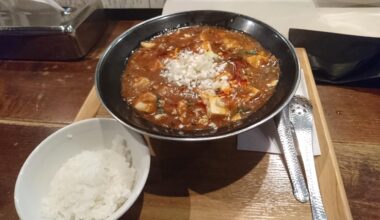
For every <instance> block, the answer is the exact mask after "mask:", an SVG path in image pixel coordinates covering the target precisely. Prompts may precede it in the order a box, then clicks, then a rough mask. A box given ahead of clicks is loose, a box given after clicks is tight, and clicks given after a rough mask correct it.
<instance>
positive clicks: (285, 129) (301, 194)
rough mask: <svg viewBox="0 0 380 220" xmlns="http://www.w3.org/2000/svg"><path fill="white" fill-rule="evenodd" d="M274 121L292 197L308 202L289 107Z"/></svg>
mask: <svg viewBox="0 0 380 220" xmlns="http://www.w3.org/2000/svg"><path fill="white" fill-rule="evenodd" d="M275 119H276V121H277V132H278V135H279V138H280V141H281V145H282V152H283V155H284V159H285V163H286V166H287V168H288V172H289V177H290V182H291V183H292V187H293V195H294V197H295V198H296V199H297V200H298V201H300V202H307V201H309V193H308V191H307V188H306V182H305V179H304V177H303V174H302V170H301V165H300V162H299V161H298V158H297V149H296V146H295V144H294V136H293V133H292V130H291V123H290V121H289V107H288V106H285V108H284V109H283V110H282V111H281V113H280V114H279V115H278V116H276V118H275Z"/></svg>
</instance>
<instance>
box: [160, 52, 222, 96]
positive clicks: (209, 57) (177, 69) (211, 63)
mask: <svg viewBox="0 0 380 220" xmlns="http://www.w3.org/2000/svg"><path fill="white" fill-rule="evenodd" d="M220 59H221V58H220V57H219V56H218V55H217V54H215V53H213V52H203V51H200V52H199V53H194V52H192V51H189V50H183V51H181V52H180V53H179V54H178V57H176V58H174V59H166V60H164V65H165V67H164V69H163V70H162V71H161V73H160V74H161V76H163V77H165V78H166V79H167V80H168V81H169V82H171V83H174V84H176V85H177V86H187V87H188V88H189V89H192V88H199V89H201V90H210V89H211V90H216V89H218V88H226V87H229V83H228V77H226V76H221V77H218V75H219V74H220V73H221V72H222V71H223V70H224V68H225V67H226V65H227V63H226V62H216V61H217V60H220Z"/></svg>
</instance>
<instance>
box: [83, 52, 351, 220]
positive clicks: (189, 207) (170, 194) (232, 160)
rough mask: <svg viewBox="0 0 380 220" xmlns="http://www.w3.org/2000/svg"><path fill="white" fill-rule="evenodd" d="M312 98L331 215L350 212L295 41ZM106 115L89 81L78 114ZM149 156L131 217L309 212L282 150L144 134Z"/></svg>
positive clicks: (276, 216)
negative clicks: (296, 191) (295, 190)
mask: <svg viewBox="0 0 380 220" xmlns="http://www.w3.org/2000/svg"><path fill="white" fill-rule="evenodd" d="M297 55H298V58H299V61H300V64H301V67H302V69H303V71H304V74H305V80H306V84H307V87H308V90H309V97H310V99H311V102H312V103H313V106H314V117H315V123H316V127H317V133H318V138H319V143H320V146H321V153H322V155H321V156H318V157H316V169H317V174H318V177H319V185H320V188H321V193H322V197H323V202H324V205H325V209H326V212H327V215H328V218H329V219H352V216H351V212H350V209H349V205H348V201H347V197H346V193H345V190H344V186H343V183H342V179H341V175H340V171H339V167H338V164H337V160H336V156H335V152H334V148H333V146H332V142H331V138H330V135H329V131H328V128H327V124H326V121H325V117H324V114H323V109H322V106H321V102H320V99H319V95H318V92H317V89H316V86H315V83H314V78H313V75H312V72H311V69H310V65H309V61H308V58H307V54H306V52H305V50H304V49H301V48H299V49H297ZM91 117H110V115H109V114H108V113H107V112H106V110H105V109H104V108H103V107H101V106H100V103H99V101H98V99H97V97H96V93H95V90H94V88H93V89H92V90H91V92H90V93H89V95H88V97H87V99H86V101H85V102H84V103H83V105H82V107H81V109H80V111H79V112H78V114H77V117H76V119H75V120H76V121H77V120H81V119H85V118H91ZM148 141H149V142H148V143H149V145H150V148H151V149H153V151H154V153H155V156H152V164H151V170H150V175H149V178H148V181H147V183H146V186H145V189H144V192H143V193H142V194H141V196H140V198H139V200H138V201H137V202H136V203H135V204H134V206H133V207H132V208H131V209H130V210H129V211H128V213H127V214H126V216H125V218H128V219H130V218H132V219H218V220H219V219H311V211H310V206H309V203H304V204H302V203H299V202H297V201H296V200H295V199H294V197H293V195H292V189H291V185H290V182H289V178H288V174H287V172H286V169H285V167H284V164H283V162H282V158H281V156H280V155H272V154H265V153H258V152H246V151H238V150H236V137H233V138H227V139H223V140H217V141H210V142H202V143H198V142H197V143H182V142H174V141H162V140H157V139H148Z"/></svg>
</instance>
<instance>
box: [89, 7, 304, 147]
mask: <svg viewBox="0 0 380 220" xmlns="http://www.w3.org/2000/svg"><path fill="white" fill-rule="evenodd" d="M202 12H204V13H207V12H211V13H226V14H231V15H236V16H239V17H242V18H245V19H248V20H251V21H254V22H256V23H259V24H260V25H263V26H265V27H266V28H268V29H269V30H271V31H272V32H273V33H275V34H276V35H277V36H279V38H280V39H281V40H282V41H283V42H284V43H285V44H286V45H287V46H288V48H289V50H290V53H291V55H292V57H293V58H294V60H295V61H296V62H295V67H296V68H295V69H296V71H295V74H296V76H295V82H294V83H293V84H294V86H293V88H292V90H291V91H290V95H289V96H288V97H287V98H286V99H285V101H284V102H283V103H282V105H280V106H279V107H278V108H277V109H276V110H275V111H273V112H272V113H271V114H269V115H267V116H266V117H263V118H262V119H260V120H259V121H258V122H256V123H252V124H250V125H248V126H246V127H243V128H241V129H238V130H236V131H232V132H228V133H225V134H219V135H212V136H197V137H175V136H167V135H165V134H161V135H158V134H154V133H151V132H148V131H146V130H143V129H140V128H138V127H136V126H133V125H130V124H129V123H126V122H125V121H124V120H123V119H121V118H119V117H118V116H116V114H114V113H113V112H112V111H111V110H110V109H109V107H108V106H107V105H106V103H105V102H104V100H103V99H102V95H101V92H100V89H99V83H100V82H99V81H100V80H99V76H100V69H101V67H102V66H103V65H104V63H105V62H106V60H107V59H106V58H107V56H108V55H109V54H110V53H111V51H112V49H113V48H114V47H115V46H116V45H117V44H118V43H119V42H120V41H121V40H122V39H123V38H124V37H125V36H127V35H128V34H129V33H132V32H133V31H134V30H135V29H138V28H140V27H141V26H143V25H145V24H147V23H150V22H152V21H154V20H159V19H165V18H169V17H172V16H180V15H183V14H188V13H202ZM300 75H301V67H300V63H299V60H298V57H297V54H296V52H295V48H294V46H293V45H292V44H291V43H290V41H289V40H288V39H286V37H284V36H283V35H282V34H281V33H280V32H279V31H277V30H276V29H274V28H273V27H272V26H270V25H268V24H266V23H264V22H262V21H260V20H258V19H256V18H253V17H250V16H247V15H243V14H239V13H235V12H231V11H222V10H191V11H182V12H176V13H171V14H165V15H160V16H156V17H153V18H150V19H148V20H145V21H143V22H141V23H139V24H137V25H134V26H133V27H131V28H129V29H127V30H126V31H124V32H123V33H121V34H120V35H118V36H117V37H116V38H115V39H114V40H113V41H112V43H111V44H110V45H109V46H108V47H107V48H106V50H105V51H104V53H103V54H102V56H101V58H100V59H99V62H98V64H97V65H96V70H95V88H96V94H97V97H98V98H99V100H100V102H101V103H102V105H103V107H104V108H105V109H106V110H107V112H108V113H109V114H110V115H111V116H112V117H113V118H114V119H116V120H117V121H119V122H120V123H121V124H123V125H124V126H126V127H128V128H130V129H131V130H134V131H136V132H138V133H140V134H142V135H147V136H149V137H153V138H157V139H161V140H172V141H210V140H217V139H222V138H227V137H231V136H234V135H238V134H240V133H243V132H246V131H248V130H251V129H253V128H255V127H258V126H260V125H262V124H264V123H265V122H267V121H269V120H270V119H272V118H274V117H275V116H276V115H278V114H279V113H280V112H281V111H282V109H283V108H284V107H285V106H287V105H288V104H289V102H290V100H291V99H292V97H293V96H294V95H295V93H296V91H297V88H298V86H299V83H300V80H301V77H300Z"/></svg>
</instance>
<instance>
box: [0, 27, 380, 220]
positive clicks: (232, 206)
mask: <svg viewBox="0 0 380 220" xmlns="http://www.w3.org/2000/svg"><path fill="white" fill-rule="evenodd" d="M136 23H137V21H120V22H114V23H111V24H110V25H109V28H108V31H107V32H106V33H105V34H104V37H103V39H102V40H101V41H100V42H99V43H98V45H97V46H96V47H95V49H94V50H93V51H91V53H90V54H89V56H87V57H86V58H85V59H83V60H80V61H75V62H38V61H0V131H1V132H0V194H1V196H0V219H10V220H12V219H18V218H17V214H16V211H15V208H14V203H13V190H14V185H15V181H16V178H17V174H18V172H19V170H20V168H21V166H22V164H23V162H24V161H25V159H26V157H27V156H28V155H29V153H30V152H31V151H32V150H33V149H34V148H35V147H36V146H37V145H38V144H39V143H40V142H41V141H42V140H43V139H44V138H46V137H47V136H48V135H49V134H51V133H53V132H54V131H56V130H57V129H59V128H61V127H63V126H65V125H67V124H69V123H71V122H73V121H74V119H75V116H76V114H77V112H78V111H79V109H80V107H81V106H82V104H83V102H84V100H85V98H86V96H87V94H88V93H89V91H90V89H91V88H92V85H93V82H94V70H95V66H96V64H97V61H98V59H99V56H100V54H101V52H102V51H103V50H104V48H105V46H106V45H108V44H109V43H110V42H111V41H112V39H114V38H115V37H116V36H117V35H119V34H120V33H121V32H122V31H124V30H126V29H127V28H128V27H130V26H132V25H134V24H136ZM317 89H318V92H319V96H320V99H321V102H322V106H323V111H324V114H325V117H326V121H327V125H328V128H329V130H330V134H331V140H332V143H333V146H334V149H335V152H336V155H337V158H338V163H339V167H340V172H341V174H342V179H343V183H344V186H345V188H346V192H347V197H348V200H349V205H350V207H351V212H352V216H353V217H354V219H380V212H378V209H379V208H380V200H379V198H380V179H379V178H380V162H379V160H378V158H379V156H380V132H379V128H380V89H364V88H354V87H343V86H341V87H337V86H330V85H318V86H317ZM235 141H236V140H235V139H233V138H230V139H227V140H223V141H219V142H215V143H214V144H213V145H212V146H207V144H203V145H200V146H197V148H196V149H194V146H181V148H180V149H179V148H178V147H175V146H174V145H170V147H167V146H166V147H165V146H161V145H165V144H163V142H159V143H156V146H157V149H158V151H157V153H158V154H159V157H154V158H152V167H151V172H150V175H149V179H148V182H147V185H146V187H145V189H144V193H143V194H142V195H141V196H140V198H139V199H138V201H137V202H136V204H135V205H134V206H133V207H132V209H131V210H130V211H129V212H128V213H127V215H126V218H128V219H139V218H141V219H152V218H154V219H220V217H223V218H225V219H269V218H270V219H309V218H310V211H309V205H308V204H300V203H298V202H297V201H295V200H294V198H293V197H292V195H291V186H290V184H289V180H288V176H287V173H286V170H285V168H284V165H283V163H282V161H281V158H280V156H278V155H269V154H263V153H257V152H242V151H236V149H235V148H234V147H235V146H236V145H235V144H236V143H235ZM237 161H245V162H243V163H241V162H240V163H239V166H233V165H234V163H236V162H237ZM225 173H228V174H227V175H226V174H225ZM206 174H207V175H206ZM210 174H212V175H210ZM246 180H249V182H251V184H243V183H244V181H245V182H247V181H246ZM232 185H233V186H232ZM263 192H273V193H274V194H275V195H279V197H277V198H276V197H273V196H271V194H267V193H263ZM252 195H253V196H252ZM163 197H165V200H162V198H163ZM205 204H207V205H205ZM305 210H306V211H305ZM268 213H272V215H271V216H269V215H268Z"/></svg>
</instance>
